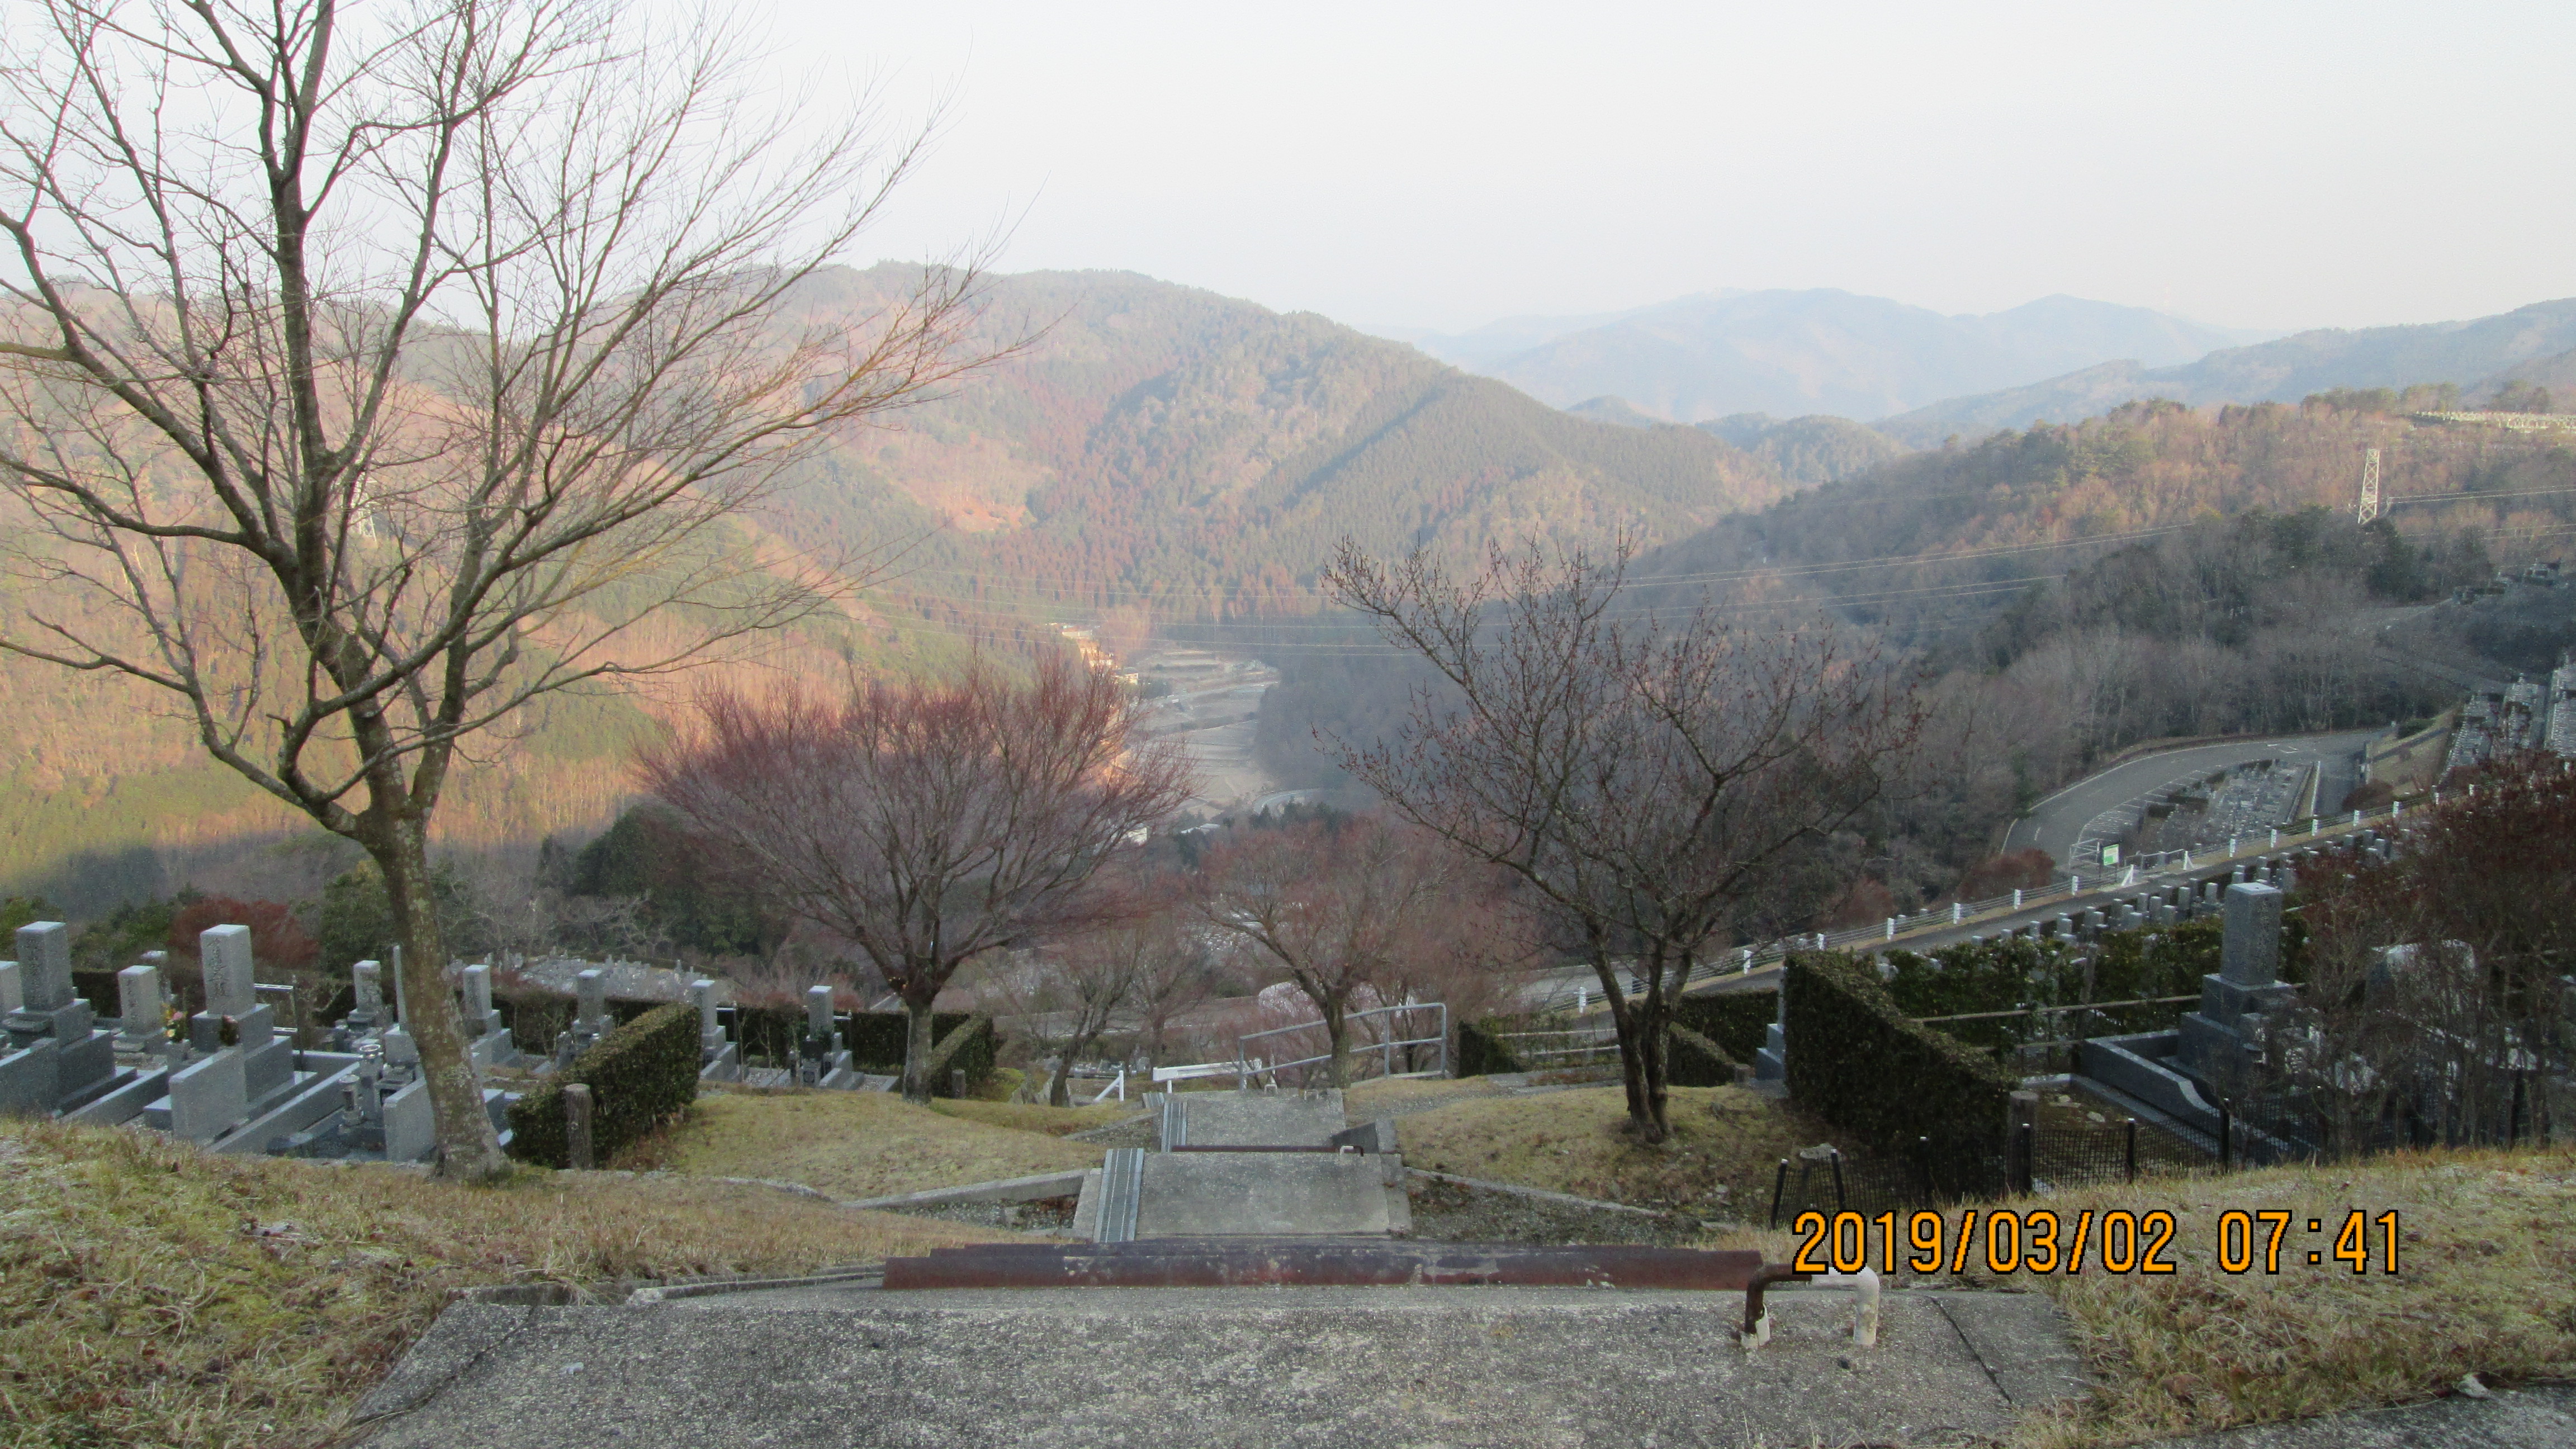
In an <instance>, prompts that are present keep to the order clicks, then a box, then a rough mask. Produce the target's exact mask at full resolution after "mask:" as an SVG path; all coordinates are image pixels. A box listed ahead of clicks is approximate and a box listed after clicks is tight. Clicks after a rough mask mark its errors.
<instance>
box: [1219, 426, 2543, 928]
mask: <svg viewBox="0 0 2576 1449" xmlns="http://www.w3.org/2000/svg"><path fill="white" fill-rule="evenodd" d="M2401 401H2402V400H2401V398H2400V397H2397V396H2392V395H2388V394H2373V393H2345V394H2334V395H2327V396H2324V397H2320V398H2319V399H2316V400H2315V401H2313V402H2310V403H2306V404H2303V405H2300V406H2287V405H2282V404H2277V403H2267V404H2257V405H2253V406H2243V407H2237V406H2229V407H2220V408H2214V409H2208V410H2197V411H2196V410H2193V409H2188V408H2185V407H2182V406H2181V405H2179V404H2175V403H2143V404H2134V405H2131V406H2128V407H2124V408H2121V409H2119V410H2117V411H2115V412H2113V413H2112V414H2110V415H2108V416H2105V417H2100V418H2094V419H2090V420H2088V421H2086V422H2083V423H2080V424H2072V425H2063V426H2056V425H2050V426H2038V427H2033V428H2030V429H2028V430H2026V431H2020V432H2005V433H1999V434H1996V435H1994V436H1991V437H1989V438H1987V439H1985V440H1984V441H1982V442H1980V443H1977V444H1975V445H1973V446H1953V447H1948V448H1939V449H1934V450H1931V451H1928V452H1921V453H1913V454H1908V455H1906V456H1904V457H1900V458H1897V459H1895V460H1893V461H1890V462H1887V463H1884V464H1881V465H1880V466H1878V467H1876V468H1874V469H1871V470H1869V471H1867V472H1865V473H1862V474H1860V475H1858V476H1855V477H1852V478H1849V479H1846V480H1845V481H1842V482H1839V483H1833V484H1828V485H1825V486H1821V487H1815V488H1808V489H1804V490H1801V491H1799V492H1798V493H1796V494H1794V495H1792V496H1790V497H1787V498H1784V499H1782V500H1781V501H1779V502H1777V503H1775V504H1773V505H1771V506H1770V507H1768V508H1764V509H1760V510H1755V511H1749V512H1746V513H1743V514H1739V515H1736V516H1734V517H1731V518H1728V519H1725V520H1723V521H1721V522H1720V523H1718V524H1717V525H1716V526H1714V527H1712V528H1710V529H1708V530H1706V531H1705V532H1703V533H1700V534H1698V535H1695V536H1694V537H1691V538H1688V539H1684V540H1681V541H1679V542H1676V543H1673V544H1670V545H1667V546H1665V547H1663V548H1660V549H1655V550H1651V551H1649V552H1647V553H1645V554H1643V555H1641V556H1639V557H1638V558H1636V559H1635V560H1633V561H1632V563H1631V565H1630V568H1629V575H1630V577H1631V579H1632V580H1634V581H1635V582H1634V583H1632V585H1631V589H1632V591H1633V592H1632V595H1631V598H1632V600H1633V602H1635V603H1636V604H1640V605H1651V606H1653V607H1655V608H1656V609H1658V610H1661V611H1665V612H1671V611H1675V610H1681V609H1686V608H1689V607H1691V606H1693V605H1695V604H1697V603H1698V602H1700V601H1701V600H1703V599H1706V600H1709V601H1711V602H1713V603H1714V604H1716V605H1717V607H1718V608H1719V609H1720V610H1721V612H1722V613H1723V614H1724V615H1725V616H1726V617H1728V618H1730V619H1734V620H1737V621H1740V622H1743V623H1745V624H1748V625H1755V626H1760V625H1765V624H1769V623H1772V622H1776V621H1780V620H1784V619H1809V618H1814V617H1817V616H1819V615H1821V616H1822V617H1824V618H1827V619H1834V620H1840V621H1843V622H1845V623H1847V624H1850V625H1853V626H1856V627H1857V631H1858V632H1859V633H1860V634H1861V635H1863V636H1874V637H1878V638H1880V639H1882V640H1883V641H1884V647H1885V648H1886V649H1888V650H1889V651H1891V652H1892V654H1893V655H1894V656H1896V657H1899V658H1902V659H1904V660H1905V661H1907V663H1908V664H1909V665H1910V666H1911V667H1913V668H1916V669H1919V670H1921V671H1922V673H1923V675H1924V677H1925V678H1926V680H1927V682H1928V684H1929V694H1928V696H1927V697H1928V698H1929V699H1930V700H1931V701H1932V702H1933V705H1934V727H1935V735H1936V738H1937V741H1938V748H1937V749H1936V750H1935V751H1934V754H1935V755H1936V757H1937V758H1938V759H1939V760H1941V761H1942V762H1943V763H1942V766H1941V768H1939V769H1938V770H1937V771H1935V772H1934V774H1933V776H1932V777H1931V778H1929V779H1927V780H1926V781H1924V782H1921V783H1920V785H1919V786H1918V787H1917V788H1916V790H1915V791H1914V792H1913V793H1912V794H1911V795H1910V796H1909V799H1908V801H1907V803H1906V804H1905V805H1904V807H1903V808H1904V810H1905V812H1907V817H1908V818H1907V830H1906V833H1905V837H1904V840H1903V842H1901V843H1899V844H1896V845H1891V846H1889V847H1887V849H1888V850H1889V851H1891V852H1892V854H1888V855H1886V856H1885V858H1884V860H1885V863H1884V865H1883V866H1882V867H1878V868H1879V869H1883V870H1884V871H1885V875H1884V876H1883V879H1884V880H1885V882H1886V883H1887V884H1888V885H1889V886H1890V887H1891V888H1892V889H1894V890H1895V892H1896V895H1897V898H1898V899H1899V900H1900V901H1902V902H1907V903H1912V902H1915V901H1919V900H1922V899H1925V898H1927V893H1929V892H1934V891H1937V890H1939V889H1943V888H1946V886H1947V884H1948V883H1949V881H1951V880H1953V879H1955V878H1956V876H1957V873H1958V872H1959V871H1961V870H1964V869H1966V868H1967V866H1969V865H1970V864H1972V863H1974V860H1975V859H1976V858H1977V856H1978V854H1979V853H1980V852H1981V851H1982V850H1984V849H1985V848H1986V843H1987V842H1988V841H1989V840H1990V839H1991V838H1992V832H1993V831H1994V830H1995V829H1996V828H1997V827H1999V826H2000V825H2001V824H2002V823H2003V822H2005V821H2007V820H2009V819H2010V818H2011V817H2012V816H2013V815H2014V814H2015V813H2017V812H2018V811H2019V810H2020V809H2021V808H2023V807H2024V806H2026V805H2027V803H2028V802H2029V801H2030V800H2031V799H2032V798H2035V796H2036V795H2038V794H2042V793H2045V792H2046V791H2047V790H2049V789H2052V788H2054V787H2055V786H2056V785H2057V784H2058V783H2061V782H2063V781H2064V780H2066V779H2069V778H2072V777H2073V776H2074V775H2076V774H2078V773H2080V772H2081V771H2082V770H2083V769H2084V768H2086V766H2087V765H2088V764H2089V763H2090V762H2091V761H2093V760H2096V759H2098V758H2099V757H2100V756H2101V755H2102V754H2104V753H2106V752H2108V751H2111V750H2116V749H2118V748H2120V747H2122V746H2124V745H2127V744H2130V743H2132V742H2134V741H2137V740H2140V739H2147V738H2154V737H2158V736H2163V735H2191V734H2205V733H2222V732H2233V731H2243V730H2282V731H2295V730H2307V729H2323V728H2330V727H2340V726H2350V725H2359V724H2371V723H2378V724H2385V723H2386V722H2387V721H2388V720H2390V719H2393V718H2401V717H2404V716H2406V715H2409V714H2413V713H2417V712H2420V711H2422V710H2425V709H2428V708H2431V707H2435V706H2438V705H2439V704H2441V703H2444V702H2447V701H2449V700H2453V699H2456V698H2457V691H2458V685H2457V684H2456V683H2455V682H2454V681H2453V679H2452V678H2451V677H2450V676H2448V675H2445V674H2441V673H2428V672H2426V670H2425V669H2424V668H2422V667H2421V666H2422V664H2423V663H2424V662H2427V661H2422V660H2419V659H2416V658H2414V657H2412V656H2410V655H2409V654H2408V652H2407V651H2405V650H2404V649H2394V648H2389V647H2385V646H2384V645H2383V644H2382V642H2381V625H2382V624H2384V623H2388V622H2390V621H2393V620H2395V619H2396V618H2398V617H2400V616H2401V614H2402V613H2404V612H2405V611H2406V608H2408V607H2411V606H2419V605H2423V604H2427V603H2434V602H2436V601H2439V600H2441V599H2443V598H2445V597H2446V596H2447V591H2448V590H2449V589H2451V588H2453V587H2455V586H2457V585H2459V584H2463V583H2474V582H2481V581H2484V580H2485V579H2487V578H2488V577H2490V576H2491V575H2492V574H2493V572H2494V571H2495V569H2496V568H2497V567H2499V566H2513V567H2518V566H2520V565H2521V564H2523V563H2525V562H2529V561H2532V560H2534V559H2546V558H2555V557H2559V556H2561V554H2562V553H2563V552H2564V550H2565V549H2566V546H2567V544H2568V541H2569V539H2570V537H2571V536H2576V447H2571V446H2569V441H2568V439H2567V435H2565V434H2560V435H2557V437H2555V438H2553V437H2552V436H2550V435H2547V434H2539V435H2533V434H2519V433H2513V432H2508V431H2506V430H2503V429H2498V428H2485V427H2475V426H2444V425H2427V424H2419V423H2416V422H2414V421H2411V420H2410V419H2409V418H2408V417H2406V416H2405V415H2403V413H2402V412H2400V411H2398V410H2397V409H2398V408H2399V407H2400V406H2401ZM2374 447H2375V448H2378V449H2380V450H2381V460H2382V473H2383V492H2384V495H2385V499H2386V508H2387V512H2386V515H2385V516H2384V517H2383V519H2382V520H2381V521H2379V522H2377V523H2375V524H2373V525H2372V526H2370V527H2369V528H2367V529H2365V528H2363V527H2362V526H2360V525H2359V524H2358V523H2357V522H2356V521H2355V519H2354V514H2353V511H2352V504H2353V500H2354V498H2355V495H2356V493H2357V491H2358V483H2359V479H2360V474H2361V466H2362V454H2363V451H2364V450H2365V449H2367V448H2374ZM2452 607H2453V606H2449V605H2441V606H2440V607H2438V608H2436V609H2435V610H2434V611H2433V612H2434V613H2436V614H2440V613H2443V612H2446V611H2447V610H2449V609H2450V608H2452ZM1268 657H1270V658H1271V660H1272V662H1274V663H1277V664H1279V665H1280V666H1281V668H1282V671H1283V676H1284V677H1283V683H1282V684H1281V686H1280V687H1279V688H1278V689H1276V690H1274V691H1273V692H1272V695H1271V698H1270V700H1268V701H1265V704H1264V710H1263V718H1262V720H1261V734H1260V739H1261V743H1262V747H1263V749H1264V751H1265V759H1266V760H1268V761H1269V762H1270V763H1272V764H1273V766H1274V767H1275V768H1278V769H1281V770H1283V771H1294V772H1298V774H1297V778H1298V779H1299V781H1300V782H1301V783H1320V782H1322V781H1324V780H1327V779H1329V778H1330V776H1331V772H1330V771H1329V770H1328V769H1326V768H1325V767H1324V766H1323V765H1322V763H1321V762H1320V761H1318V760H1316V758H1315V756H1314V754H1313V751H1312V748H1311V746H1310V745H1309V743H1308V741H1309V739H1310V737H1311V732H1312V731H1313V730H1314V729H1315V728H1317V727H1321V728H1322V729H1324V730H1325V731H1326V732H1327V733H1330V734H1334V735H1338V736H1341V737H1343V738H1349V739H1355V740H1362V741H1365V740H1368V739H1371V738H1374V737H1376V736H1377V735H1379V734H1380V733H1382V732H1383V731H1385V730H1386V729H1388V728H1389V727H1390V726H1391V725H1392V724H1393V723H1394V722H1395V721H1396V719H1397V718H1398V717H1399V716H1400V712H1401V709H1402V705H1403V698H1404V690H1405V688H1406V687H1407V686H1408V685H1409V684H1410V683H1412V682H1413V681H1412V679H1411V678H1409V677H1408V676H1407V675H1406V674H1405V673H1404V671H1403V667H1402V666H1401V664H1400V663H1385V662H1380V661H1376V660H1372V659H1370V658H1369V657H1367V656H1365V655H1352V654H1348V653H1342V652H1328V651H1317V652H1315V653H1313V654H1311V655H1305V656H1300V655H1297V654H1294V653H1292V652H1289V651H1287V650H1284V649H1275V650H1273V651H1272V652H1271V653H1270V654H1269V656H1268ZM2429 662H2431V663H2433V664H2436V665H2440V664H2444V663H2447V662H2456V661H2446V660H2443V659H2438V658H2437V659H2433V660H2431V661H2429ZM1274 704H1275V706H1276V708H1275V710H1274V708H1273V705H1274ZM1274 714H1275V716H1276V717H1275V718H1274ZM1874 849H1875V847H1874Z"/></svg>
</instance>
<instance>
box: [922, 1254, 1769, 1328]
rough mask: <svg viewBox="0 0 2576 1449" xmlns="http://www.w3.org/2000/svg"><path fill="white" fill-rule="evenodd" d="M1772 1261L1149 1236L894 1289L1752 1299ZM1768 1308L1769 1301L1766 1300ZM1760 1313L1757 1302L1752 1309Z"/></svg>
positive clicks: (957, 1269) (950, 1262)
mask: <svg viewBox="0 0 2576 1449" xmlns="http://www.w3.org/2000/svg"><path fill="white" fill-rule="evenodd" d="M1762 1271H1763V1264H1762V1255H1761V1254H1760V1253H1756V1252H1750V1251H1741V1250H1718V1251H1712V1250H1707V1249H1698V1248H1663V1247H1643V1246H1637V1245H1632V1244H1583V1245H1573V1246H1534V1245H1531V1244H1526V1243H1424V1242H1390V1241H1386V1240H1383V1239H1366V1238H1363V1239H1323V1240H1316V1239H1299V1238H1259V1237H1243V1238H1149V1239H1144V1240H1141V1241H1137V1242H1129V1243H982V1244H976V1245H974V1246H972V1247H963V1248H934V1249H932V1250H931V1252H930V1254H929V1256H927V1257H921V1258H893V1259H889V1260H887V1262H886V1267H885V1279H884V1286H885V1288H887V1289H888V1290H892V1291H903V1292H910V1291H919V1290H925V1289H939V1288H1237V1287H1255V1286H1262V1285H1272V1286H1290V1287H1388V1286H1403V1285H1408V1284H1410V1285H1418V1286H1434V1287H1437V1286H1457V1287H1466V1286H1481V1287H1498V1286H1499V1287H1555V1288H1659V1289H1673V1290H1680V1289H1689V1290H1699V1291H1718V1292H1743V1291H1745V1290H1747V1289H1749V1288H1752V1287H1754V1286H1755V1284H1756V1281H1757V1278H1758V1277H1759V1276H1760V1275H1761V1274H1762ZM1754 1301H1755V1303H1756V1304H1758V1302H1759V1298H1758V1296H1757V1297H1756V1299H1755V1300H1754ZM1752 1311H1753V1312H1754V1313H1755V1314H1758V1312H1759V1309H1758V1307H1756V1308H1755V1309H1753V1310H1752Z"/></svg>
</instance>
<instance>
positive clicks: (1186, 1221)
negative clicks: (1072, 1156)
mask: <svg viewBox="0 0 2576 1449" xmlns="http://www.w3.org/2000/svg"><path fill="white" fill-rule="evenodd" d="M1107 1156H1108V1160H1107V1161H1106V1162H1105V1163H1104V1164H1103V1166H1102V1169H1101V1174H1100V1176H1099V1177H1098V1178H1097V1179H1093V1180H1089V1181H1086V1182H1085V1184H1084V1198H1085V1201H1084V1202H1083V1203H1082V1204H1080V1205H1079V1206H1077V1208H1076V1209H1075V1213H1076V1221H1077V1222H1079V1223H1081V1224H1083V1225H1084V1226H1085V1227H1086V1228H1088V1229H1089V1230H1090V1231H1091V1233H1092V1234H1093V1235H1094V1236H1095V1237H1096V1238H1098V1239H1099V1240H1100V1241H1102V1242H1124V1241H1126V1240H1128V1239H1131V1238H1173V1237H1183V1238H1199V1237H1226V1236H1245V1235H1256V1236H1273V1237H1282V1236H1294V1237H1348V1236H1354V1235H1371V1236H1379V1237H1383V1236H1385V1235H1387V1234H1390V1233H1404V1232H1410V1231H1411V1230H1412V1227H1413V1210H1412V1204H1411V1201H1410V1199H1408V1198H1407V1197H1406V1196H1405V1192H1404V1159H1402V1158H1400V1157H1393V1156H1376V1155H1370V1154H1365V1153H1358V1152H1338V1153H1328V1152H1146V1151H1144V1150H1142V1149H1140V1148H1113V1149H1111V1150H1110V1152H1109V1153H1108V1155H1107Z"/></svg>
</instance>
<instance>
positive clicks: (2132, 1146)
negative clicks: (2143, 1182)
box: [2124, 1117, 2138, 1182]
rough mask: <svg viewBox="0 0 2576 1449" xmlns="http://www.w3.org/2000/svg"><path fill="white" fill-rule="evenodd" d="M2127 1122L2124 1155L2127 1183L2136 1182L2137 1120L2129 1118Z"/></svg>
mask: <svg viewBox="0 0 2576 1449" xmlns="http://www.w3.org/2000/svg"><path fill="white" fill-rule="evenodd" d="M2128 1122H2129V1130H2128V1134H2127V1135H2128V1139H2129V1141H2128V1149H2127V1151H2126V1153H2125V1154H2124V1155H2125V1156H2126V1158H2127V1165H2128V1169H2129V1181H2131V1182H2136V1181H2137V1180H2138V1119H2137V1118H2135V1117H2131V1118H2129V1119H2128Z"/></svg>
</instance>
